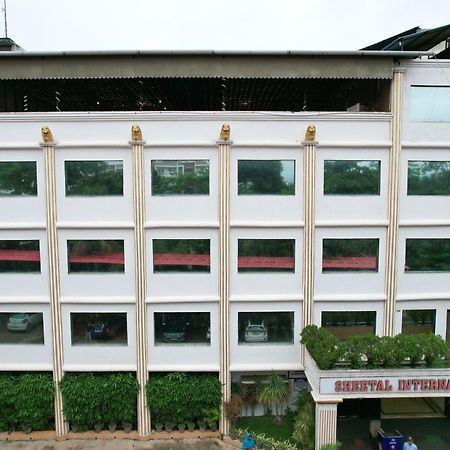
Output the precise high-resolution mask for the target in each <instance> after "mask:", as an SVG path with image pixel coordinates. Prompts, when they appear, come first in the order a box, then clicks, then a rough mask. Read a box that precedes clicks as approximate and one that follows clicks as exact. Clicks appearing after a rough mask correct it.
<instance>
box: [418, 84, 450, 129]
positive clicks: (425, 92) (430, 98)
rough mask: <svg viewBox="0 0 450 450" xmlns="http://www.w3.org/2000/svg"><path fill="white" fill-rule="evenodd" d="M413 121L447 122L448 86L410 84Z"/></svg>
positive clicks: (448, 106)
mask: <svg viewBox="0 0 450 450" xmlns="http://www.w3.org/2000/svg"><path fill="white" fill-rule="evenodd" d="M410 117H411V120H412V121H413V122H449V121H450V86H411V111H410Z"/></svg>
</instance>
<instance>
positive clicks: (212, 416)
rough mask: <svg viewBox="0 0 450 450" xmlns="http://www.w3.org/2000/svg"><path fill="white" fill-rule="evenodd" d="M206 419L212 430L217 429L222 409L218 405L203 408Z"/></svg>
mask: <svg viewBox="0 0 450 450" xmlns="http://www.w3.org/2000/svg"><path fill="white" fill-rule="evenodd" d="M203 414H204V421H205V422H206V423H207V424H208V426H209V428H210V429H211V431H216V430H217V422H218V421H219V420H220V409H219V408H218V407H215V408H207V409H204V410H203Z"/></svg>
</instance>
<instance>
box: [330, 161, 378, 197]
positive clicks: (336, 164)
mask: <svg viewBox="0 0 450 450" xmlns="http://www.w3.org/2000/svg"><path fill="white" fill-rule="evenodd" d="M380 166H381V162H380V161H353V160H326V161H324V177H323V193H324V195H380Z"/></svg>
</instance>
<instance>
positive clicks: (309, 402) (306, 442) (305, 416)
mask: <svg viewBox="0 0 450 450" xmlns="http://www.w3.org/2000/svg"><path fill="white" fill-rule="evenodd" d="M292 438H293V439H294V440H295V442H297V443H298V445H299V446H300V447H301V448H302V449H304V450H310V449H313V448H314V440H315V403H314V400H313V398H312V396H311V393H310V392H309V391H306V390H304V391H301V392H300V394H299V395H298V397H297V416H296V417H295V419H294V431H293V433H292Z"/></svg>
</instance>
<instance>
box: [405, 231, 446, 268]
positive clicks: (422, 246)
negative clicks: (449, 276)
mask: <svg viewBox="0 0 450 450" xmlns="http://www.w3.org/2000/svg"><path fill="white" fill-rule="evenodd" d="M405 272H450V239H434V238H432V239H406V262H405Z"/></svg>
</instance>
